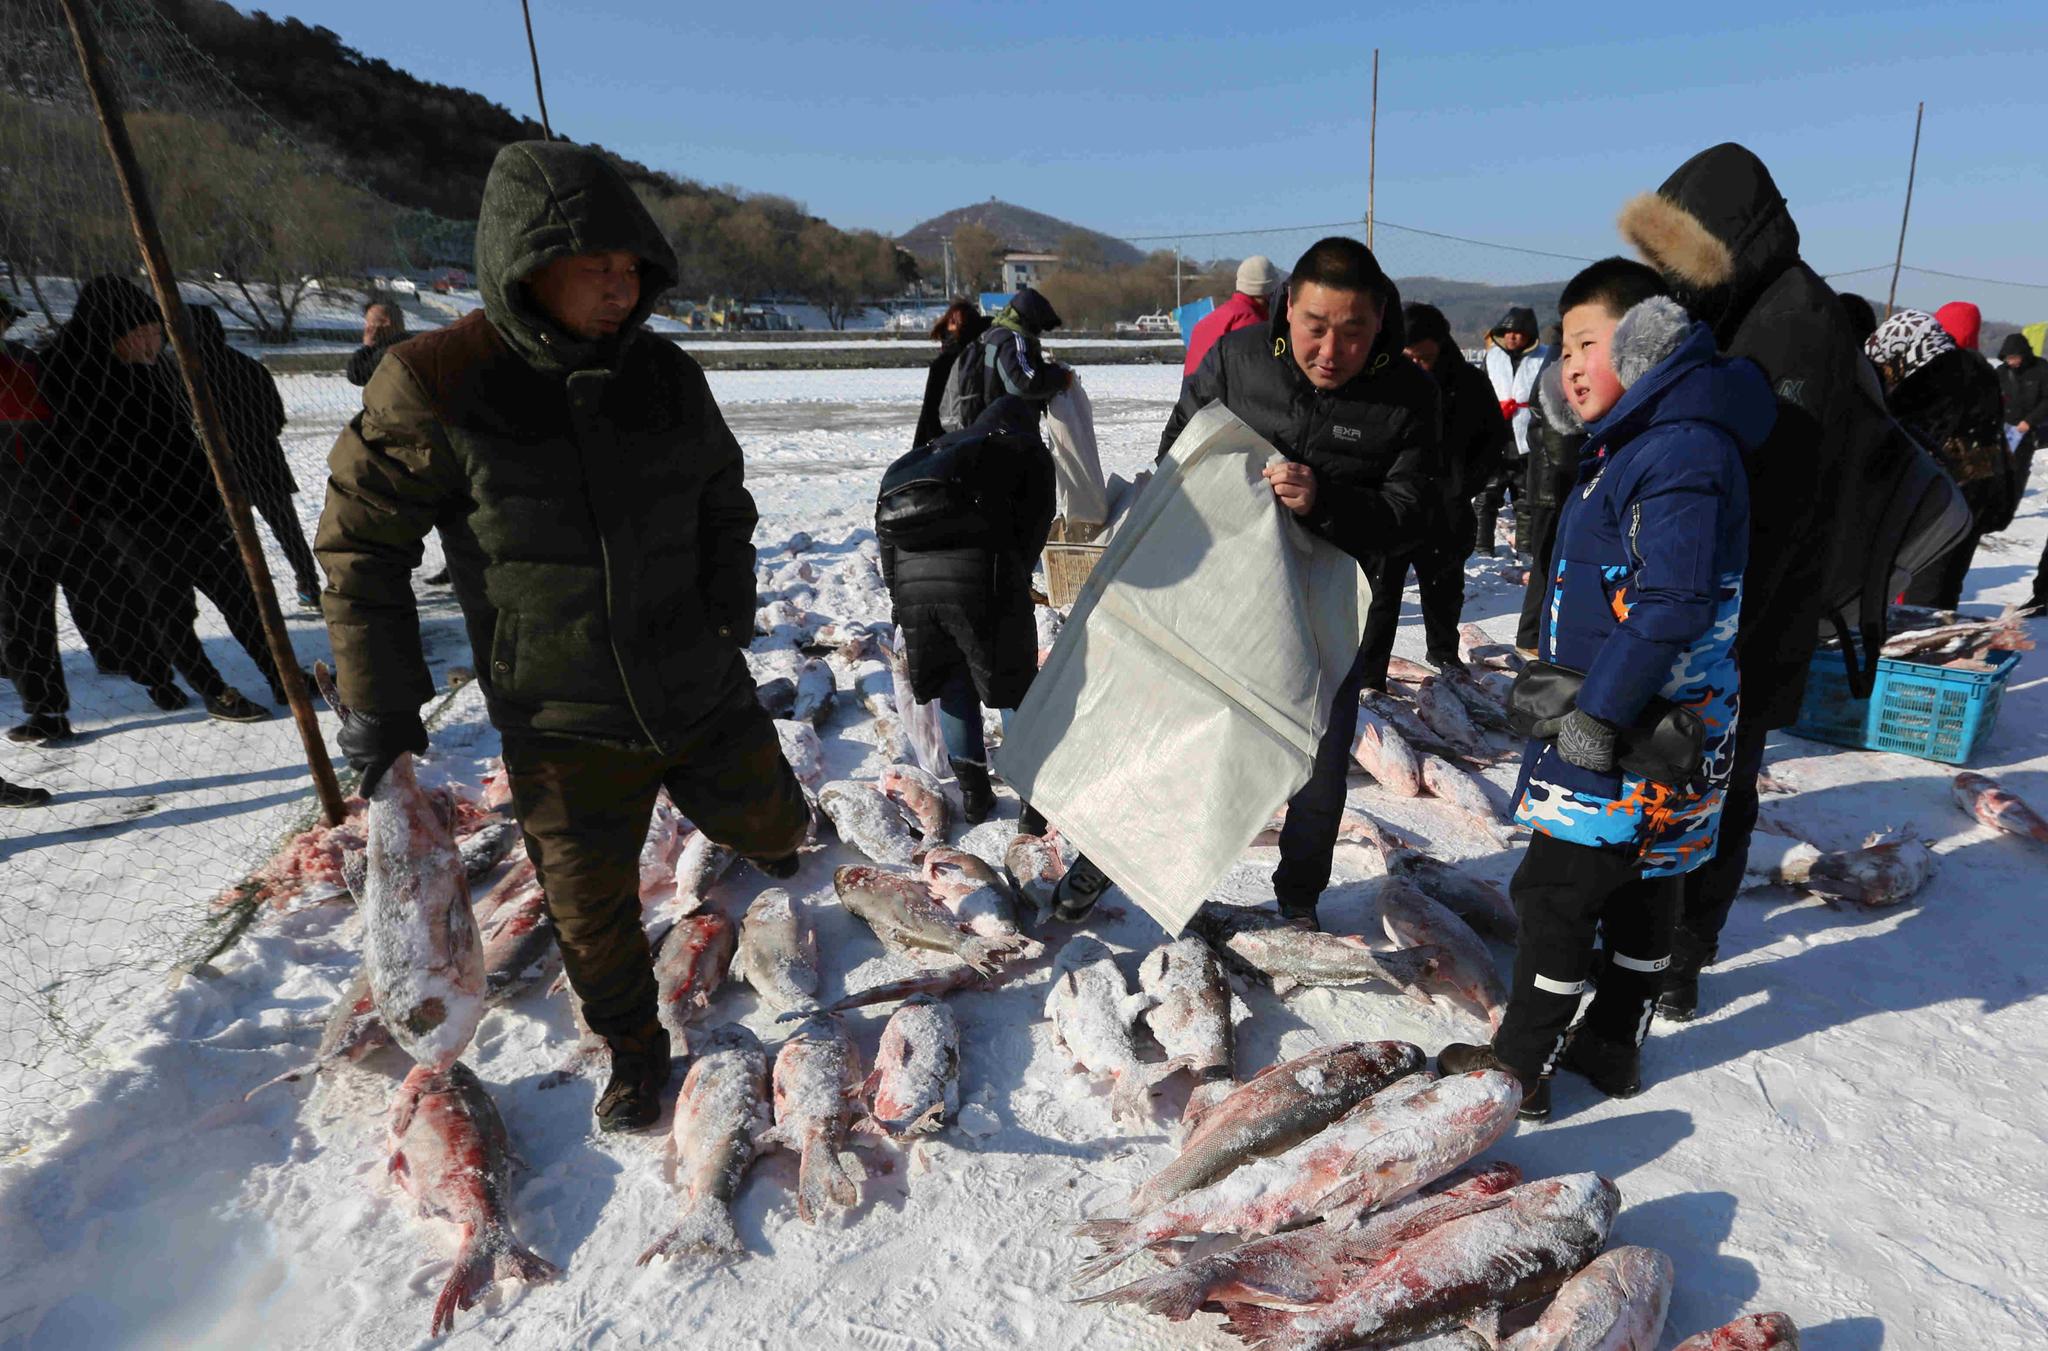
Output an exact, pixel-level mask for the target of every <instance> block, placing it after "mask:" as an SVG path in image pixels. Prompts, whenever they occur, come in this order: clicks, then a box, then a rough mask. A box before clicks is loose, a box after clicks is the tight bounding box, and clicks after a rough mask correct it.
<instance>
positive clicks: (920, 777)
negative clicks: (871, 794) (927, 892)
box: [875, 765, 953, 851]
mask: <svg viewBox="0 0 2048 1351" xmlns="http://www.w3.org/2000/svg"><path fill="white" fill-rule="evenodd" d="M875 787H876V788H878V789H879V790H881V794H882V796H883V797H885V798H887V799H889V801H891V802H893V803H895V804H896V809H897V810H898V811H900V812H902V813H903V815H904V817H905V818H907V819H908V820H911V821H915V822H916V823H917V829H918V832H919V834H921V835H922V836H923V839H922V841H921V844H920V851H922V850H924V849H933V848H936V847H937V846H939V845H942V844H944V843H945V842H946V827H947V826H948V825H950V824H951V822H952V819H953V804H952V803H951V802H950V801H948V800H947V798H946V790H945V788H944V787H943V786H942V785H941V784H940V783H939V781H938V780H937V779H935V778H933V777H932V776H931V775H929V774H927V773H925V772H924V771H923V770H921V769H919V768H918V767H917V766H916V765H891V766H889V767H888V768H887V769H885V770H883V771H882V773H881V777H880V778H878V779H877V780H876V781H875Z"/></svg>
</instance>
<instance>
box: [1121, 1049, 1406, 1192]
mask: <svg viewBox="0 0 2048 1351" xmlns="http://www.w3.org/2000/svg"><path fill="white" fill-rule="evenodd" d="M1425 1059H1426V1057H1424V1055H1423V1054H1422V1048H1421V1047H1419V1046H1412V1045H1410V1044H1409V1043H1407V1042H1405V1041H1357V1042H1339V1043H1336V1044H1335V1045H1331V1046H1322V1047H1318V1048H1317V1049H1315V1050H1313V1051H1310V1052H1308V1053H1307V1054H1306V1055H1299V1056H1296V1057H1294V1059H1292V1060H1288V1061H1285V1062H1283V1063H1281V1064H1278V1065H1268V1066H1267V1067H1266V1068H1265V1069H1263V1070H1261V1071H1259V1073H1258V1074H1256V1075H1254V1076H1253V1077H1252V1078H1251V1079H1249V1080H1247V1081H1246V1082H1244V1083H1242V1084H1239V1085H1238V1086H1237V1087H1236V1088H1235V1089H1232V1090H1231V1092H1230V1094H1229V1096H1227V1097H1225V1098H1223V1099H1222V1100H1221V1101H1219V1102H1217V1103H1216V1104H1214V1105H1213V1106H1211V1107H1209V1108H1208V1109H1207V1110H1206V1111H1204V1112H1202V1113H1201V1114H1200V1115H1198V1116H1196V1117H1195V1118H1193V1119H1192V1120H1190V1121H1189V1122H1188V1134H1187V1137H1186V1138H1185V1139H1184V1140H1182V1141H1181V1148H1180V1155H1179V1157H1177V1158H1176V1159H1174V1161H1173V1162H1172V1163H1169V1164H1168V1165H1166V1167H1164V1168H1162V1169H1160V1170H1159V1171H1158V1172H1157V1173H1155V1174H1154V1175H1153V1176H1152V1177H1151V1178H1150V1179H1149V1180H1148V1181H1146V1182H1145V1184H1144V1185H1143V1186H1141V1187H1139V1188H1138V1190H1137V1191H1136V1192H1135V1193H1133V1194H1132V1196H1131V1200H1130V1205H1129V1207H1128V1209H1129V1210H1130V1212H1131V1213H1132V1214H1134V1215H1141V1214H1144V1213H1146V1212H1148V1211H1151V1210H1154V1209H1156V1208H1157V1207H1159V1206H1160V1205H1162V1204H1164V1203H1165V1202H1167V1201H1171V1200H1172V1199H1173V1198H1174V1197H1176V1196H1180V1195H1182V1194H1184V1193H1186V1192H1190V1191H1193V1190H1194V1189H1195V1188H1197V1187H1206V1186H1208V1185H1209V1184H1210V1183H1211V1182H1214V1181H1216V1180H1217V1179H1218V1178H1220V1177H1223V1176H1225V1175H1226V1174H1228V1173H1229V1172H1231V1171H1232V1170H1233V1169H1235V1168H1237V1167H1239V1166H1240V1165H1242V1164H1243V1163H1245V1162H1246V1161H1247V1160H1250V1159H1254V1158H1260V1157H1264V1156H1266V1155H1271V1154H1278V1153H1280V1152H1281V1151H1282V1150H1286V1149H1291V1148H1293V1147H1294V1146H1295V1145H1298V1144H1300V1143H1301V1142H1302V1141H1303V1140H1306V1139H1308V1137H1310V1136H1311V1135H1314V1134H1315V1133H1316V1132H1317V1131H1319V1130H1321V1129H1323V1127H1325V1126H1327V1125H1329V1124H1330V1123H1331V1122H1332V1121H1335V1120H1336V1119H1337V1118H1338V1117H1340V1116H1343V1115H1344V1114H1345V1113H1346V1112H1348V1111H1350V1110H1351V1109H1352V1108H1353V1107H1356V1106H1357V1105H1358V1104H1359V1103H1361V1102H1363V1101H1365V1100H1366V1099H1367V1098H1369V1097H1371V1096H1372V1095H1373V1094H1375V1093H1377V1092H1379V1091H1380V1090H1381V1089H1383V1088H1385V1087H1386V1086H1387V1085H1388V1084H1391V1083H1393V1082H1394V1081H1395V1080H1396V1079H1401V1078H1405V1077H1406V1076H1408V1075H1411V1074H1414V1073H1415V1072H1416V1071H1417V1070H1420V1069H1421V1068H1422V1067H1423V1062H1424V1060H1425Z"/></svg>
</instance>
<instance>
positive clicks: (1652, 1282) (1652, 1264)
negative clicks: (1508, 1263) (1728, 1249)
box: [1501, 1247, 1672, 1351]
mask: <svg viewBox="0 0 2048 1351" xmlns="http://www.w3.org/2000/svg"><path fill="white" fill-rule="evenodd" d="M1671 1277H1672V1269H1671V1259H1670V1258H1669V1257H1666V1256H1665V1255H1664V1254H1663V1253H1661V1252H1658V1251H1657V1250H1656V1249H1655V1248H1634V1247H1624V1248H1613V1249H1610V1250H1609V1251H1607V1252H1604V1253H1601V1254H1600V1255H1599V1256H1598V1257H1596V1258H1594V1259H1593V1260H1592V1261H1591V1262H1589V1263H1587V1264H1586V1266H1585V1268H1584V1269H1583V1270H1581V1271H1580V1272H1579V1273H1578V1274H1577V1275H1576V1276H1573V1277H1572V1278H1571V1279H1570V1280H1568V1281H1566V1282H1565V1283H1564V1285H1563V1287H1562V1288H1561V1289H1559V1290H1558V1292H1557V1296H1556V1298H1554V1299H1552V1300H1551V1301H1550V1305H1549V1307H1548V1308H1546V1309H1544V1311H1543V1316H1542V1317H1540V1318H1538V1319H1537V1320H1536V1321H1535V1322H1534V1323H1533V1324H1531V1325H1530V1326H1528V1327H1526V1328H1523V1329H1522V1330H1521V1331H1520V1332H1518V1333H1516V1334H1515V1335H1514V1336H1512V1337H1510V1338H1508V1339H1507V1340H1506V1341H1504V1342H1502V1343H1501V1351H1657V1341H1658V1339H1659V1338H1661V1337H1662V1336H1663V1335H1664V1313H1665V1310H1666V1309H1668V1308H1669V1307H1670V1304H1671Z"/></svg>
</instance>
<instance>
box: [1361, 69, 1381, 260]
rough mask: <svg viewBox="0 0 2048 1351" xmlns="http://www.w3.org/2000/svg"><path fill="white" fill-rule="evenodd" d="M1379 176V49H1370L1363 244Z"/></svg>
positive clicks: (1368, 231) (1368, 233)
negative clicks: (1370, 115)
mask: <svg viewBox="0 0 2048 1351" xmlns="http://www.w3.org/2000/svg"><path fill="white" fill-rule="evenodd" d="M1379 176H1380V49H1379V48H1377V47H1375V48H1373V49H1372V124H1371V129H1370V130H1368V131H1367V132H1366V139H1365V246H1366V247H1367V248H1371V247H1372V227H1373V216H1374V214H1375V212H1374V209H1373V208H1374V206H1375V203H1374V201H1373V194H1374V192H1375V191H1376V189H1377V188H1378V186H1379Z"/></svg>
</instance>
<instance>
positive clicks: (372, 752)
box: [334, 709, 427, 799]
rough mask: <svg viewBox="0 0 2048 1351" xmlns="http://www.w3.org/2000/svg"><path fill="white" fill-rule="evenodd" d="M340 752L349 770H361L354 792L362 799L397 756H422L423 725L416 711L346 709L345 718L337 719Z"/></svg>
mask: <svg viewBox="0 0 2048 1351" xmlns="http://www.w3.org/2000/svg"><path fill="white" fill-rule="evenodd" d="M334 739H335V741H336V743H337V744H339V745H340V747H341V753H342V754H343V755H345V756H347V757H348V762H349V765H350V766H351V767H352V768H355V769H359V770H361V771H362V774H363V779H362V782H361V783H360V784H359V785H357V787H356V791H357V792H358V793H361V794H362V795H363V797H364V798H365V799H368V798H369V797H370V795H371V794H373V793H375V792H376V791H377V785H378V784H379V783H381V782H383V780H384V771H386V770H388V769H390V768H391V766H392V765H393V764H395V763H397V761H398V757H399V756H401V755H404V754H405V753H406V752H408V751H410V752H412V753H413V754H414V755H420V754H424V753H425V751H426V749H427V725H426V724H425V723H423V722H421V721H420V715H419V712H418V711H417V710H414V711H412V712H410V713H365V712H363V711H362V710H361V709H350V710H349V713H348V716H347V717H345V718H343V719H342V720H341V732H340V733H339V735H337V736H336V737H335V738H334Z"/></svg>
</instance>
